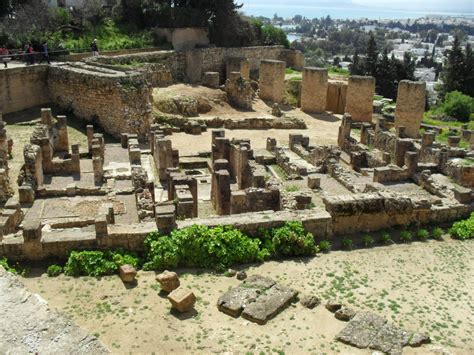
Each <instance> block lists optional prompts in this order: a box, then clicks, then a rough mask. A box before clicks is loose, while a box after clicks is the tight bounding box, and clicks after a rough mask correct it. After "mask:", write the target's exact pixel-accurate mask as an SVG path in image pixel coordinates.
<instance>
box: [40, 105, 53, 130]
mask: <svg viewBox="0 0 474 355" xmlns="http://www.w3.org/2000/svg"><path fill="white" fill-rule="evenodd" d="M41 123H42V124H44V125H46V126H48V127H51V126H52V125H53V115H52V114H51V109H50V108H42V109H41Z"/></svg>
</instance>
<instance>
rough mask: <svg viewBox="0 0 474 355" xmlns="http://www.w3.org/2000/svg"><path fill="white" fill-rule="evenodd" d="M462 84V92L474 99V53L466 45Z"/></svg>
mask: <svg viewBox="0 0 474 355" xmlns="http://www.w3.org/2000/svg"><path fill="white" fill-rule="evenodd" d="M464 73H465V75H464V82H463V89H462V92H463V93H465V94H466V95H469V96H472V97H474V53H473V52H472V47H471V44H470V43H469V42H468V43H467V44H466V51H465V56H464Z"/></svg>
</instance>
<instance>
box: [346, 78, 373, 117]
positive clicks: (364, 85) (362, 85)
mask: <svg viewBox="0 0 474 355" xmlns="http://www.w3.org/2000/svg"><path fill="white" fill-rule="evenodd" d="M374 94H375V79H374V78H373V77H371V76H350V77H349V85H348V87H347V97H346V109H345V112H346V113H349V114H350V115H351V116H352V119H353V120H354V122H372V112H373V107H372V102H373V100H374Z"/></svg>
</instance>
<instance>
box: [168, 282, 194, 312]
mask: <svg viewBox="0 0 474 355" xmlns="http://www.w3.org/2000/svg"><path fill="white" fill-rule="evenodd" d="M168 300H169V301H170V302H171V307H172V308H174V309H176V310H177V311H178V312H180V313H185V312H189V311H192V310H193V308H194V304H195V303H196V296H194V293H192V292H191V291H190V290H188V289H186V288H184V287H178V288H177V289H176V290H174V291H173V292H171V293H170V294H169V295H168Z"/></svg>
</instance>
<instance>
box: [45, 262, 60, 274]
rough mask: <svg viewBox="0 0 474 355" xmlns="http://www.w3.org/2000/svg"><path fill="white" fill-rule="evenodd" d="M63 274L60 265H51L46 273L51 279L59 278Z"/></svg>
mask: <svg viewBox="0 0 474 355" xmlns="http://www.w3.org/2000/svg"><path fill="white" fill-rule="evenodd" d="M62 272H63V268H62V266H60V265H56V264H53V265H49V266H48V269H47V270H46V273H47V274H48V276H49V277H56V276H59V275H60V274H61V273H62Z"/></svg>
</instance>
